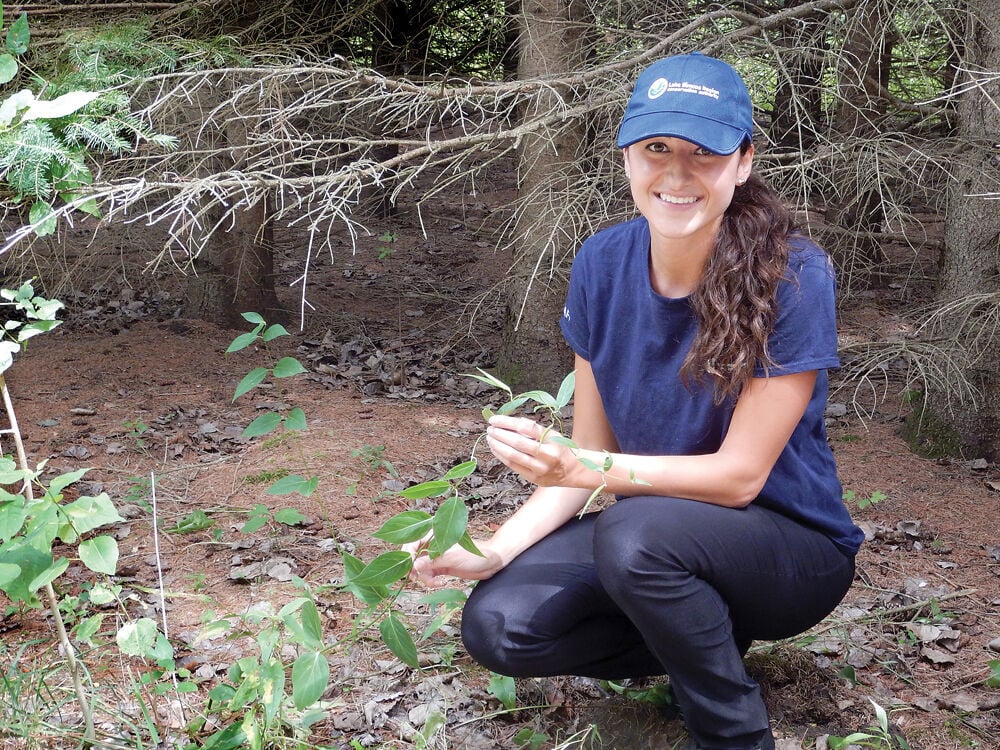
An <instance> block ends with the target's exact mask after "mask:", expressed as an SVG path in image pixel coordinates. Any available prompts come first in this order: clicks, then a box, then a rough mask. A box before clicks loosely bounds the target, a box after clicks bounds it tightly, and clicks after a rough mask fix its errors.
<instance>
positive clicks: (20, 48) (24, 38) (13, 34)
mask: <svg viewBox="0 0 1000 750" xmlns="http://www.w3.org/2000/svg"><path fill="white" fill-rule="evenodd" d="M30 41H31V30H30V29H29V28H28V14H27V13H26V12H22V13H21V15H20V16H18V17H17V20H16V21H14V23H12V24H11V25H10V30H9V31H8V32H7V39H6V41H5V44H6V46H7V49H8V50H10V51H11V52H12V53H14V54H15V55H23V54H24V53H25V52H27V51H28V42H30Z"/></svg>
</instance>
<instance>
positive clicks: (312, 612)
mask: <svg viewBox="0 0 1000 750" xmlns="http://www.w3.org/2000/svg"><path fill="white" fill-rule="evenodd" d="M299 617H300V619H301V622H302V632H303V634H304V635H305V637H306V638H307V641H306V643H304V644H302V645H304V646H306V647H307V648H312V649H317V650H318V649H321V648H323V623H322V621H321V620H320V618H319V610H318V609H316V602H314V601H313V600H312V599H306V600H305V601H304V602H303V603H302V608H301V609H300V610H299Z"/></svg>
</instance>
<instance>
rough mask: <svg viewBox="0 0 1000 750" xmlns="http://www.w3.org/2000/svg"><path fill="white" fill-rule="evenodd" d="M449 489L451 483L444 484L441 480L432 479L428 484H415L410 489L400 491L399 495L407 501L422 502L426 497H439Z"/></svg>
mask: <svg viewBox="0 0 1000 750" xmlns="http://www.w3.org/2000/svg"><path fill="white" fill-rule="evenodd" d="M450 489H451V482H446V481H445V480H443V479H434V480H432V481H430V482H423V483H421V484H415V485H413V486H412V487H407V488H406V489H405V490H400V492H399V494H400V495H402V496H403V497H405V498H406V499H407V500H423V499H424V498H427V497H440V496H441V495H443V494H445V493H446V492H448V490H450Z"/></svg>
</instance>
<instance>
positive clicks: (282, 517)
mask: <svg viewBox="0 0 1000 750" xmlns="http://www.w3.org/2000/svg"><path fill="white" fill-rule="evenodd" d="M274 520H275V521H277V522H278V523H283V524H285V526H299V525H301V524H303V523H305V522H306V521H308V520H309V518H308V516H304V515H302V514H301V513H299V511H297V510H295V508H282V509H281V510H279V511H278V512H277V513H275V514H274Z"/></svg>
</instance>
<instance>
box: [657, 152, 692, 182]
mask: <svg viewBox="0 0 1000 750" xmlns="http://www.w3.org/2000/svg"><path fill="white" fill-rule="evenodd" d="M690 175H691V165H690V163H689V161H688V159H686V158H685V157H684V155H683V154H670V156H669V157H668V158H667V159H666V160H665V161H664V164H663V177H664V178H665V179H666V180H667V182H668V183H669V184H670V185H683V184H684V183H686V182H687V180H688V178H689V177H690Z"/></svg>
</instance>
